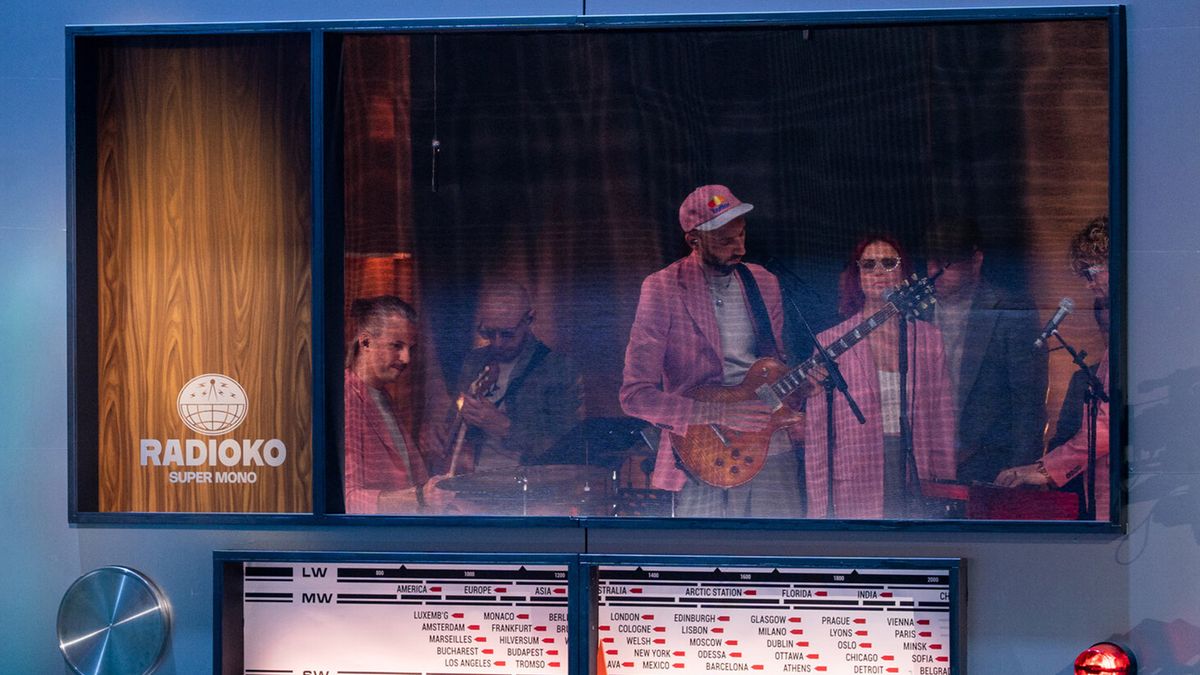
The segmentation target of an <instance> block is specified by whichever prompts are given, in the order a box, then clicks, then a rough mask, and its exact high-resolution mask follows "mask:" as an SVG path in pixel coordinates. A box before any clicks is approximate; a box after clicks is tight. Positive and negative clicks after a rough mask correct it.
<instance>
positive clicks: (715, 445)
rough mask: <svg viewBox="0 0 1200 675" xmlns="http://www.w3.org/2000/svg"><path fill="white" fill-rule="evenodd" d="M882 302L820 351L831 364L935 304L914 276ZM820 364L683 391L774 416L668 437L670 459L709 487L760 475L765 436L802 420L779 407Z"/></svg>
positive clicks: (777, 366)
mask: <svg viewBox="0 0 1200 675" xmlns="http://www.w3.org/2000/svg"><path fill="white" fill-rule="evenodd" d="M887 298H888V303H887V304H886V305H884V307H883V309H881V310H879V311H878V312H875V313H874V314H872V315H871V316H870V317H868V318H867V319H866V320H865V321H863V322H862V323H860V324H858V325H857V326H855V327H854V328H852V329H850V331H849V332H847V333H846V334H845V335H843V336H842V337H840V338H838V339H837V340H834V341H833V342H832V343H830V344H828V345H826V346H825V349H826V351H828V352H829V356H830V357H831V358H834V359H836V358H837V357H839V356H841V355H842V354H843V353H845V352H846V350H848V349H850V348H851V347H853V346H854V345H855V344H857V343H859V342H860V341H862V340H863V338H865V337H867V336H868V335H870V334H871V333H872V332H873V331H874V330H875V329H876V328H879V327H880V326H882V325H883V324H884V323H885V322H886V321H887V320H888V319H891V318H892V317H893V316H896V315H897V314H900V315H902V316H905V317H909V318H915V317H916V316H918V315H919V314H920V313H921V312H923V311H925V310H927V309H929V306H930V305H931V304H933V303H934V302H936V301H937V300H936V298H934V297H933V282H931V281H930V280H929V279H928V278H918V277H917V275H915V274H914V275H912V279H911V280H907V279H906V280H905V281H904V283H903V284H902V285H900V286H897V287H896V288H895V289H893V290H892V291H891V292H889V294H888V296H887ZM820 363H821V359H820V357H819V356H817V355H814V356H813V357H812V358H810V359H808V360H807V361H805V362H804V363H801V364H800V365H798V366H796V367H794V368H789V367H788V366H787V365H786V364H784V363H783V362H782V361H779V360H778V359H774V358H770V357H767V358H762V359H759V360H757V361H755V362H754V364H753V365H752V366H750V370H748V371H747V372H746V375H745V377H744V378H743V379H742V381H741V383H739V384H735V385H731V386H722V385H719V384H714V385H701V386H699V387H696V388H694V389H691V390H689V391H688V392H687V393H686V394H685V395H686V396H687V397H688V398H691V399H693V400H696V401H716V402H723V403H733V402H737V401H752V400H759V401H762V402H763V403H766V404H767V405H769V406H770V407H771V409H772V410H773V411H774V412H773V413H772V414H771V416H770V418H769V419H768V422H767V426H766V428H764V429H762V430H759V431H737V430H734V429H729V428H727V427H723V426H720V425H718V424H692V425H689V426H688V430H687V433H686V434H684V435H679V434H671V447H673V448H674V449H675V454H676V455H677V456H678V457H679V460H680V461H681V462H682V463H683V465H684V466H685V467H687V469H688V471H689V472H691V474H692V475H693V476H695V477H696V478H698V479H700V480H702V481H704V482H705V483H708V484H709V485H712V486H715V487H719V488H730V487H737V486H738V485H744V484H745V483H748V482H749V481H750V480H751V479H752V478H754V476H756V475H757V474H758V472H759V471H760V470H762V466H763V462H764V461H766V458H767V449H768V446H769V445H770V443H771V436H772V435H774V434H775V432H776V431H777V430H779V429H782V428H783V427H788V426H791V425H793V424H797V423H799V422H801V421H803V420H804V415H803V414H802V413H800V412H798V411H796V410H793V409H792V408H791V407H790V406H788V405H786V404H785V402H786V401H787V400H788V398H789V397H791V396H792V395H794V394H796V393H797V392H800V391H801V389H803V388H805V387H806V385H807V382H808V375H809V373H810V372H811V371H812V370H813V369H814V368H816V367H817V366H818V365H819V364H820Z"/></svg>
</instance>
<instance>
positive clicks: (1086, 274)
mask: <svg viewBox="0 0 1200 675" xmlns="http://www.w3.org/2000/svg"><path fill="white" fill-rule="evenodd" d="M1107 271H1108V265H1104V264H1100V265H1092V266H1091V267H1087V268H1084V269H1081V270H1079V276H1081V277H1083V278H1084V279H1087V280H1088V281H1095V280H1096V277H1098V276H1100V273H1101V272H1107Z"/></svg>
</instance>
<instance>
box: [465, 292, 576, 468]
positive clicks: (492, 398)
mask: <svg viewBox="0 0 1200 675" xmlns="http://www.w3.org/2000/svg"><path fill="white" fill-rule="evenodd" d="M535 319H536V313H535V312H534V310H533V303H532V301H531V299H530V296H529V292H528V290H526V289H525V288H524V287H523V286H521V285H520V284H517V283H514V282H493V283H491V284H489V285H488V286H486V287H485V288H484V291H483V293H482V295H481V297H480V303H479V312H478V322H477V324H476V331H477V332H478V333H479V337H480V338H481V339H482V340H483V341H484V342H485V345H484V346H483V347H480V348H478V349H474V350H472V351H471V352H470V353H468V354H467V356H466V358H465V359H464V360H463V365H462V369H461V371H460V374H459V378H458V383H457V389H456V391H457V393H458V394H465V395H463V396H462V399H461V400H462V408H461V413H462V420H463V422H464V423H465V425H466V428H467V432H466V435H465V436H464V438H463V443H462V449H461V450H460V453H459V459H458V461H457V463H456V464H455V466H454V473H456V474H463V473H469V472H471V471H484V470H499V469H506V468H511V467H515V466H520V465H529V464H544V463H547V462H549V461H561V459H559V458H552V457H550V456H549V454H548V453H549V451H550V450H551V449H552V448H553V447H554V445H555V443H557V442H558V440H559V439H561V438H562V437H563V436H564V435H566V433H567V432H568V431H570V430H571V429H572V428H574V427H575V426H576V425H577V424H578V423H579V422H580V421H581V420H582V419H583V381H582V378H581V377H580V375H579V371H578V369H576V367H575V366H574V364H572V363H571V360H570V359H568V358H567V357H566V356H565V355H563V354H561V353H558V352H555V351H553V350H551V349H550V348H549V347H548V346H546V344H545V343H543V342H542V341H541V340H539V339H538V338H537V336H536V335H534V333H533V323H534V321H535ZM489 365H490V367H491V368H493V369H494V372H495V385H494V386H491V387H487V388H486V391H481V392H479V393H480V396H479V397H478V398H476V397H473V396H471V395H469V392H470V389H471V384H472V382H475V381H476V380H477V379H478V378H479V375H480V373H481V372H483V371H484V369H485V367H488V366H489ZM454 441H455V439H454V438H448V439H447V443H446V444H445V445H446V447H445V450H444V451H445V457H443V466H445V467H449V465H450V461H451V457H450V453H452V452H453V445H454Z"/></svg>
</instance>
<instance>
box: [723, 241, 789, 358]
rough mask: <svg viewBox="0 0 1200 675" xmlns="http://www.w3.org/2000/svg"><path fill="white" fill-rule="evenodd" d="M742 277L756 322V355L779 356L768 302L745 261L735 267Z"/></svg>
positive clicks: (760, 356)
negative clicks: (765, 300) (768, 310)
mask: <svg viewBox="0 0 1200 675" xmlns="http://www.w3.org/2000/svg"><path fill="white" fill-rule="evenodd" d="M733 269H735V270H736V271H737V274H738V276H739V277H741V279H742V287H743V288H745V289H746V300H747V301H748V302H749V303H750V317H751V318H752V319H753V322H754V351H755V356H757V357H758V358H763V357H764V356H773V357H776V358H779V356H780V351H779V345H777V344H775V331H773V330H771V317H770V315H768V314H767V303H765V302H763V298H762V292H761V291H759V290H758V282H757V281H755V280H754V274H753V273H752V272H751V271H750V268H749V267H746V265H745V264H743V263H738V264H737V266H736V267H734V268H733Z"/></svg>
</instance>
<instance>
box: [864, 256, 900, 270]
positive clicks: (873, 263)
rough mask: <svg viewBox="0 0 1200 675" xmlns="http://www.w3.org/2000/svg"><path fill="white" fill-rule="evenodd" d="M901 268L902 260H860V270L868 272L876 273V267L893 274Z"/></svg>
mask: <svg viewBox="0 0 1200 675" xmlns="http://www.w3.org/2000/svg"><path fill="white" fill-rule="evenodd" d="M899 266H900V258H860V259H859V260H858V268H859V269H861V270H866V271H868V272H871V271H874V270H875V268H876V267H878V268H879V269H881V270H883V271H884V272H891V271H892V270H894V269H896V268H897V267H899Z"/></svg>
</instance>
